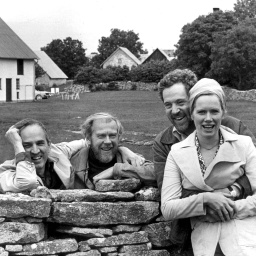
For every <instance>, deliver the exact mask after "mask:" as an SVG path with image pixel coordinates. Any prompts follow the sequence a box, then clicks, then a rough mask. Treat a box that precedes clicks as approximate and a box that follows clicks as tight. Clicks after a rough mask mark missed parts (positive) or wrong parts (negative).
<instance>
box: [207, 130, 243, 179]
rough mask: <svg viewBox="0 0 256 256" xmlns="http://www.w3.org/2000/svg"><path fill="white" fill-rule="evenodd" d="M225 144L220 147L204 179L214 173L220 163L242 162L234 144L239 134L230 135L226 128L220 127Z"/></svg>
mask: <svg viewBox="0 0 256 256" xmlns="http://www.w3.org/2000/svg"><path fill="white" fill-rule="evenodd" d="M220 130H221V133H222V136H223V138H224V143H223V144H222V145H221V146H220V148H219V151H218V153H217V155H216V157H215V158H214V159H213V161H212V162H211V163H210V164H209V166H208V167H207V169H206V172H205V176H204V178H205V179H206V178H207V177H208V176H209V175H210V173H211V172H212V170H213V168H214V166H215V165H216V164H217V163H220V162H226V163H237V162H240V161H242V160H241V157H240V156H239V155H238V154H237V150H235V149H234V147H233V145H232V142H233V141H236V140H237V136H238V135H237V134H235V133H230V132H229V131H228V130H226V129H225V128H222V127H220Z"/></svg>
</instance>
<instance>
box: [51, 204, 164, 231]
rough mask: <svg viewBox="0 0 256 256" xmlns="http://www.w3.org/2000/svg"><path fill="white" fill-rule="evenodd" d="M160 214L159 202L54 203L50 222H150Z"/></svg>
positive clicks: (85, 223)
mask: <svg viewBox="0 0 256 256" xmlns="http://www.w3.org/2000/svg"><path fill="white" fill-rule="evenodd" d="M158 214H159V203H158V202H139V201H137V202H126V203H125V202H118V203H105V202H97V203H90V202H79V203H78V202H75V203H58V202H57V203H53V204H52V213H51V216H50V217H49V218H48V219H47V221H48V222H56V223H66V224H70V225H74V226H82V227H86V226H100V225H114V224H143V223H149V222H150V221H151V220H153V219H154V218H155V217H157V216H158Z"/></svg>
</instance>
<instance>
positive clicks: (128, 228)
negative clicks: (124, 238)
mask: <svg viewBox="0 0 256 256" xmlns="http://www.w3.org/2000/svg"><path fill="white" fill-rule="evenodd" d="M140 228H141V226H140V225H118V226H116V227H113V228H112V230H113V233H114V234H120V233H131V232H137V231H139V230H140Z"/></svg>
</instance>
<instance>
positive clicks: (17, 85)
mask: <svg viewBox="0 0 256 256" xmlns="http://www.w3.org/2000/svg"><path fill="white" fill-rule="evenodd" d="M19 89H20V79H16V90H19Z"/></svg>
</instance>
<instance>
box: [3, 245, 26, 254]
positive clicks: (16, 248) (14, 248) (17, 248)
mask: <svg viewBox="0 0 256 256" xmlns="http://www.w3.org/2000/svg"><path fill="white" fill-rule="evenodd" d="M5 250H6V251H8V252H21V251H22V245H21V244H16V245H11V244H7V245H6V246H5Z"/></svg>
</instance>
